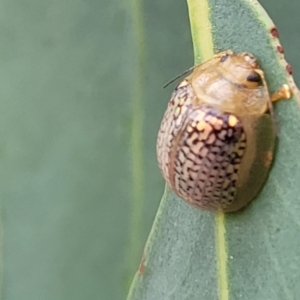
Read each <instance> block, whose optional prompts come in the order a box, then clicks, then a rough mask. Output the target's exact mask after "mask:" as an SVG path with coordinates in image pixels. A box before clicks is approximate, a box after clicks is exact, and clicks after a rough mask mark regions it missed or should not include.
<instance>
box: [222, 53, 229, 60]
mask: <svg viewBox="0 0 300 300" xmlns="http://www.w3.org/2000/svg"><path fill="white" fill-rule="evenodd" d="M228 57H229V54H228V53H225V54H224V55H223V56H222V57H221V59H220V62H224V61H225V60H226V59H227V58H228Z"/></svg>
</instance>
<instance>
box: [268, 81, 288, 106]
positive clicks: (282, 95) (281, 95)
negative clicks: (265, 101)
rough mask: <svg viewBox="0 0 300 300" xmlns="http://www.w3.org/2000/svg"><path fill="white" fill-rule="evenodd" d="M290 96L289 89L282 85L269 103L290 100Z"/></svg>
mask: <svg viewBox="0 0 300 300" xmlns="http://www.w3.org/2000/svg"><path fill="white" fill-rule="evenodd" d="M291 95H292V91H291V88H290V87H289V86H288V85H287V84H284V85H283V86H282V87H281V88H280V89H279V90H278V91H277V92H275V93H274V94H273V95H272V96H271V101H272V102H275V101H277V100H280V99H290V98H291Z"/></svg>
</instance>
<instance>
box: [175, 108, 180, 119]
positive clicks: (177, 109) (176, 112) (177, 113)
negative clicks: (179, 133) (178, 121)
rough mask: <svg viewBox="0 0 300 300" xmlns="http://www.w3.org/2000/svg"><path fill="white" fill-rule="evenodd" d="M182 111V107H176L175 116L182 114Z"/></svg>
mask: <svg viewBox="0 0 300 300" xmlns="http://www.w3.org/2000/svg"><path fill="white" fill-rule="evenodd" d="M180 111H181V108H180V107H176V110H175V113H174V116H175V118H176V117H178V116H179V115H180Z"/></svg>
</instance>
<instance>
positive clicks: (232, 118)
mask: <svg viewBox="0 0 300 300" xmlns="http://www.w3.org/2000/svg"><path fill="white" fill-rule="evenodd" d="M237 122H238V120H237V118H236V117H235V116H234V115H230V116H229V119H228V124H229V126H230V127H234V126H235V125H236V124H237Z"/></svg>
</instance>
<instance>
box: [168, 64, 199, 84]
mask: <svg viewBox="0 0 300 300" xmlns="http://www.w3.org/2000/svg"><path fill="white" fill-rule="evenodd" d="M196 67H197V65H196V66H193V67H191V68H189V69H187V70H185V71H184V72H182V73H181V74H179V75H177V76H176V77H174V78H173V79H171V80H170V81H168V82H167V83H166V84H165V85H164V86H163V89H164V88H166V87H167V86H169V85H170V84H171V83H172V82H174V81H175V80H176V79H178V78H180V77H182V76H183V75H185V74H187V73H188V72H190V71H192V70H194V69H195V68H196Z"/></svg>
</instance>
